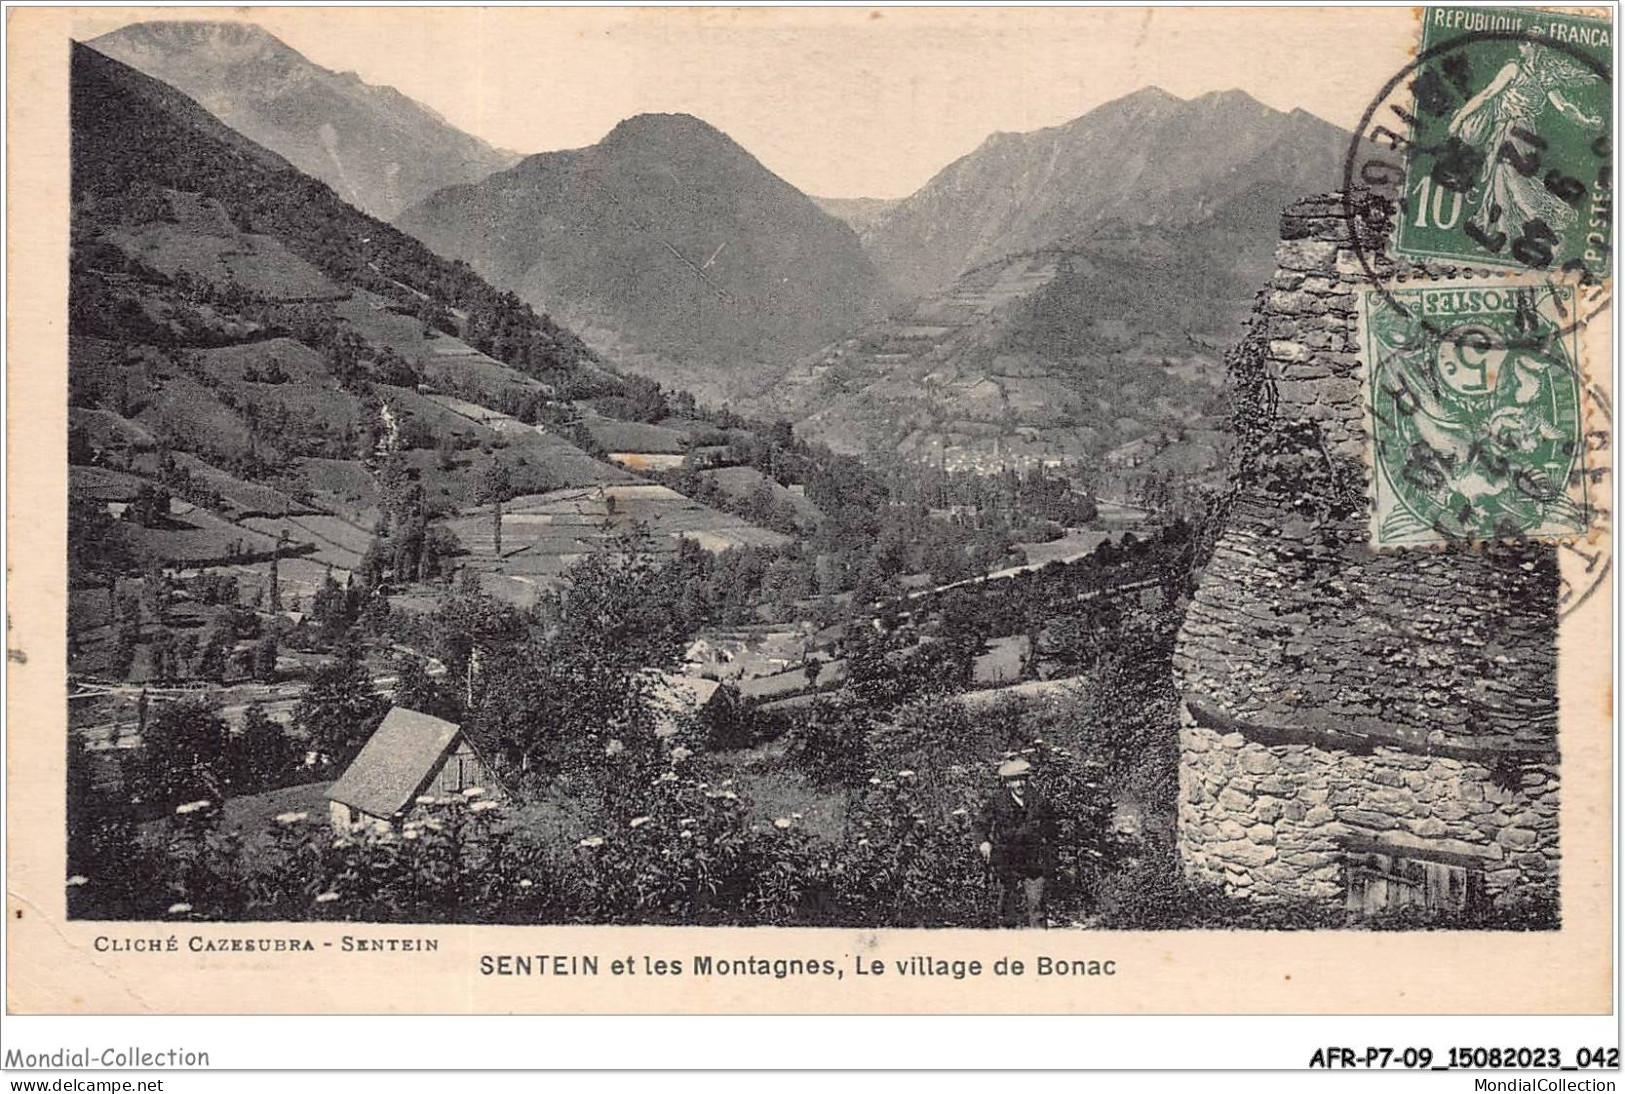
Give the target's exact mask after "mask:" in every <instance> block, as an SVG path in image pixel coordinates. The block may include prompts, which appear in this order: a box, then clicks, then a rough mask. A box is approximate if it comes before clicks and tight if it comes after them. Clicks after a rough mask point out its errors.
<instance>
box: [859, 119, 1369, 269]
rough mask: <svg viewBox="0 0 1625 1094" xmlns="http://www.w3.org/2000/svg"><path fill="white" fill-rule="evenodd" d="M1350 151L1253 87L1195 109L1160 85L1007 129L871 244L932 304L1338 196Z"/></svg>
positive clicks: (868, 235) (882, 219)
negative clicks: (1086, 249)
mask: <svg viewBox="0 0 1625 1094" xmlns="http://www.w3.org/2000/svg"><path fill="white" fill-rule="evenodd" d="M1347 142H1348V134H1347V133H1345V132H1343V131H1341V130H1339V129H1338V128H1336V127H1335V126H1333V125H1331V124H1330V123H1328V122H1324V121H1322V120H1320V119H1319V118H1316V117H1314V116H1313V115H1311V114H1308V113H1306V112H1304V111H1301V110H1296V111H1292V112H1291V113H1285V112H1282V111H1278V110H1275V109H1273V108H1271V107H1269V106H1266V105H1264V104H1263V103H1260V102H1258V101H1257V100H1255V99H1253V98H1252V97H1251V96H1249V95H1247V94H1246V93H1245V92H1242V91H1235V90H1232V91H1222V92H1213V93H1210V94H1207V95H1203V96H1201V97H1199V98H1195V99H1190V100H1184V99H1180V98H1178V97H1176V96H1174V95H1171V94H1169V93H1168V92H1166V91H1163V90H1162V89H1160V88H1155V87H1148V88H1145V89H1143V90H1141V91H1137V92H1135V93H1133V94H1131V95H1128V96H1125V97H1123V98H1120V99H1116V100H1114V101H1112V102H1109V103H1105V104H1103V105H1102V106H1099V107H1096V108H1095V109H1094V110H1091V111H1089V112H1088V113H1087V114H1084V115H1083V116H1081V117H1079V118H1077V119H1075V120H1073V121H1071V122H1067V123H1066V124H1064V125H1059V126H1054V127H1052V128H1049V129H1040V130H1037V131H1034V132H1031V133H995V134H994V135H992V136H991V137H989V138H988V139H987V140H986V141H985V142H983V144H982V146H981V147H980V148H978V149H976V150H975V151H974V152H971V153H970V154H969V155H966V156H964V157H962V158H960V159H958V160H956V161H955V162H953V163H951V164H949V165H948V166H947V167H945V168H943V170H942V171H940V172H939V173H938V174H937V175H936V176H935V177H934V178H932V179H931V181H930V182H928V183H927V184H926V185H925V186H923V187H921V188H920V189H919V190H918V191H916V192H915V193H914V194H912V195H910V196H909V197H908V198H905V199H904V200H903V201H901V202H899V203H897V204H896V205H894V206H893V207H891V208H890V209H888V210H886V211H885V212H883V213H882V214H881V215H880V216H879V217H878V218H877V219H875V220H874V222H873V223H871V224H870V225H868V226H867V227H865V228H864V229H862V231H861V235H862V238H863V242H864V246H865V249H866V250H867V251H868V252H869V254H870V256H871V257H872V258H873V259H874V261H875V263H876V265H878V266H879V267H880V269H881V272H882V273H883V274H885V276H886V277H887V278H888V280H889V281H890V282H891V283H892V284H893V285H894V286H895V287H896V288H897V289H898V290H900V291H901V292H902V293H904V294H905V295H909V296H918V295H922V294H925V293H930V292H935V291H938V290H940V289H943V288H945V287H946V286H948V285H949V284H951V283H952V282H953V280H954V279H955V278H956V277H958V276H959V275H960V274H962V273H964V272H965V271H966V270H969V269H971V268H972V267H974V266H977V265H980V264H982V263H985V262H989V261H992V260H994V259H997V258H1000V257H1003V256H1007V255H1012V254H1019V253H1023V252H1027V251H1032V250H1036V249H1039V248H1043V247H1047V246H1053V245H1056V244H1065V245H1068V246H1087V245H1089V244H1090V243H1091V242H1093V240H1094V238H1095V237H1096V236H1097V234H1099V233H1103V232H1108V231H1110V230H1113V229H1115V228H1119V227H1121V226H1129V227H1140V228H1157V229H1162V230H1166V229H1170V228H1181V227H1185V226H1195V225H1202V224H1205V223H1207V222H1209V221H1210V220H1212V219H1213V218H1214V217H1215V216H1216V215H1218V214H1220V213H1221V212H1222V211H1223V210H1224V208H1225V207H1226V206H1228V205H1230V204H1231V203H1234V202H1243V203H1249V202H1250V201H1251V198H1252V195H1254V194H1256V193H1257V192H1259V191H1261V190H1268V191H1271V192H1275V191H1280V192H1284V193H1289V194H1294V195H1295V194H1300V193H1305V192H1312V191H1317V190H1324V189H1326V188H1328V186H1329V185H1330V184H1331V183H1332V182H1333V181H1334V178H1335V176H1331V175H1328V165H1333V166H1335V165H1336V164H1337V163H1339V162H1341V160H1340V157H1341V156H1342V155H1343V153H1345V152H1346V150H1347ZM1271 216H1272V218H1273V214H1271ZM1265 227H1269V225H1266V226H1265ZM1272 234H1273V233H1272Z"/></svg>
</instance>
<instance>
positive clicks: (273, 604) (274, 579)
mask: <svg viewBox="0 0 1625 1094" xmlns="http://www.w3.org/2000/svg"><path fill="white" fill-rule="evenodd" d="M287 542H288V531H287V529H286V528H284V529H283V530H282V531H281V532H279V533H278V534H277V537H276V547H275V548H273V550H272V552H271V594H270V597H269V598H268V602H269V604H270V608H271V611H272V612H280V611H281V610H282V584H281V579H280V575H279V573H278V570H279V568H280V567H279V563H280V562H281V561H282V547H283V545H284V544H285V543H287Z"/></svg>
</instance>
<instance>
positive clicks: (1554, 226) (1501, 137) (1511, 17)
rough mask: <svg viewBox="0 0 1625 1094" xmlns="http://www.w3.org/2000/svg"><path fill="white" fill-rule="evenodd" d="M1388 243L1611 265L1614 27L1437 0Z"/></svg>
mask: <svg viewBox="0 0 1625 1094" xmlns="http://www.w3.org/2000/svg"><path fill="white" fill-rule="evenodd" d="M1421 45H1422V48H1421V52H1420V53H1419V54H1418V64H1417V65H1416V67H1415V70H1414V72H1413V73H1412V74H1411V78H1410V79H1409V80H1407V81H1406V82H1407V83H1408V85H1409V88H1410V90H1411V92H1412V93H1413V95H1414V106H1413V108H1412V110H1411V111H1410V113H1409V117H1407V118H1405V119H1404V120H1405V121H1406V122H1407V123H1408V127H1409V132H1408V134H1407V135H1406V138H1405V143H1404V146H1403V150H1404V152H1405V177H1404V182H1403V185H1404V192H1403V194H1402V195H1401V198H1400V208H1401V215H1400V216H1399V217H1398V218H1397V223H1396V229H1395V236H1394V250H1395V252H1396V253H1397V254H1398V255H1401V256H1405V257H1409V258H1413V259H1434V260H1454V261H1460V262H1466V263H1471V264H1473V265H1475V266H1485V267H1496V268H1511V269H1519V270H1547V269H1551V270H1562V271H1565V272H1567V273H1570V274H1576V275H1578V276H1580V277H1581V278H1582V279H1584V280H1587V281H1600V280H1602V279H1604V278H1606V277H1607V276H1608V274H1609V255H1610V252H1611V250H1612V236H1611V224H1612V220H1613V188H1612V152H1613V149H1612V148H1611V146H1610V143H1609V140H1610V138H1609V135H1610V134H1611V133H1612V131H1613V118H1612V110H1611V103H1612V97H1613V92H1612V69H1611V62H1610V58H1611V56H1612V48H1613V47H1612V27H1611V26H1610V25H1609V24H1608V23H1607V22H1605V21H1603V20H1600V19H1592V18H1586V17H1583V16H1578V15H1569V14H1561V13H1557V12H1550V11H1540V10H1537V9H1533V8H1525V9H1519V10H1499V9H1490V8H1464V7H1430V8H1427V9H1426V10H1425V13H1424V17H1423V26H1422V43H1421Z"/></svg>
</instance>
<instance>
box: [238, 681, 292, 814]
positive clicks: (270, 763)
mask: <svg viewBox="0 0 1625 1094" xmlns="http://www.w3.org/2000/svg"><path fill="white" fill-rule="evenodd" d="M298 754H299V747H298V745H297V744H295V743H294V742H293V741H291V740H289V739H288V736H287V734H286V733H284V732H283V730H282V727H281V726H279V725H277V724H276V723H275V722H273V721H271V719H270V716H269V715H267V714H266V713H265V708H264V707H263V706H261V705H260V704H259V703H251V704H249V707H248V709H247V710H245V711H243V724H242V727H241V728H240V729H239V730H238V731H237V733H236V735H235V736H233V737H232V738H231V739H230V741H229V743H228V746H227V749H226V758H227V762H226V765H225V766H226V778H227V780H228V781H229V782H230V784H231V788H232V790H233V791H234V792H235V793H239V794H244V793H253V792H254V791H256V790H259V789H261V788H264V787H267V786H274V785H275V784H276V783H278V782H279V781H281V779H282V778H283V777H284V776H285V775H287V773H288V772H289V771H291V770H292V769H293V766H294V762H295V760H296V759H297V758H298Z"/></svg>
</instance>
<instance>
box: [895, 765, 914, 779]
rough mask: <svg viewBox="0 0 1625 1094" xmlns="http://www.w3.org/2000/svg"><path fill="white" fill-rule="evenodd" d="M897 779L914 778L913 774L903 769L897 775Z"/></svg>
mask: <svg viewBox="0 0 1625 1094" xmlns="http://www.w3.org/2000/svg"><path fill="white" fill-rule="evenodd" d="M897 777H898V778H899V779H912V778H913V777H914V772H912V771H910V770H909V769H908V768H906V767H905V768H904V769H903V770H901V771H899V772H898V773H897Z"/></svg>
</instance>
